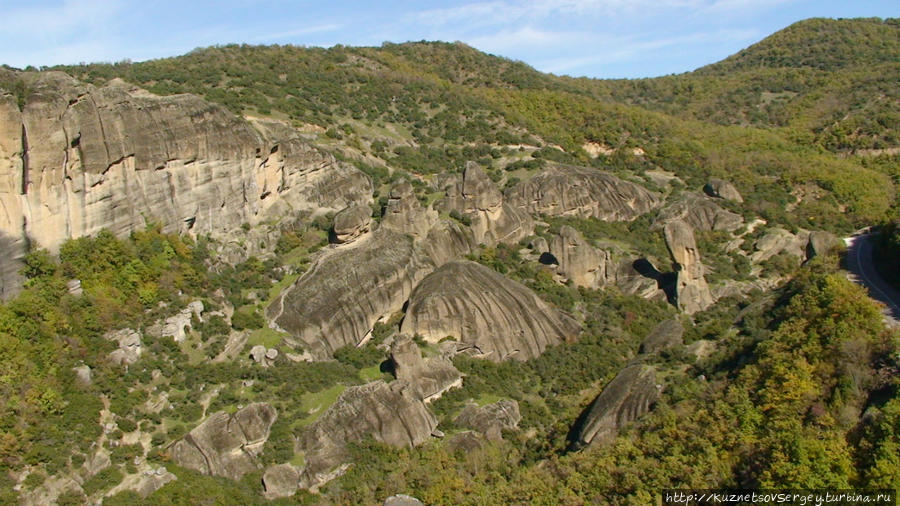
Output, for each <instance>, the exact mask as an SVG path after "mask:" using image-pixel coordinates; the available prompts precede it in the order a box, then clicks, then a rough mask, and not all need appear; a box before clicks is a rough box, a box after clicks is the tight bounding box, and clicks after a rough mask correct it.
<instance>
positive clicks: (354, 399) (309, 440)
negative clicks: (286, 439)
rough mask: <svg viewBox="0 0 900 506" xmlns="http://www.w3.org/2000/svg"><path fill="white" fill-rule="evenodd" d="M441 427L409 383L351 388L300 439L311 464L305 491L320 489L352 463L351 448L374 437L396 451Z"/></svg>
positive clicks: (302, 482)
mask: <svg viewBox="0 0 900 506" xmlns="http://www.w3.org/2000/svg"><path fill="white" fill-rule="evenodd" d="M436 427H437V419H436V418H435V417H434V415H432V414H431V412H429V411H428V409H427V408H426V407H425V402H424V401H423V399H422V396H421V395H420V394H419V391H418V389H417V388H415V387H414V386H412V385H410V384H409V383H407V382H405V381H399V380H397V381H393V382H391V383H390V384H388V383H385V382H384V381H381V380H379V381H373V382H371V383H367V384H365V385H360V386H354V387H350V388H348V389H347V390H345V391H344V392H343V393H342V394H341V395H340V397H338V399H337V401H335V403H334V404H333V405H332V406H331V407H330V408H328V410H327V411H326V412H325V413H323V414H322V416H321V417H319V419H318V420H316V421H315V422H313V424H312V425H310V426H309V427H308V428H307V429H306V431H304V433H303V434H302V435H301V436H300V440H299V444H298V446H299V449H300V450H301V451H302V452H303V453H304V456H305V459H306V467H305V468H304V470H303V472H302V473H301V478H300V486H301V487H303V488H312V487H317V486H319V485H321V484H322V483H324V482H326V481H328V480H329V479H332V478H334V477H336V475H335V473H334V470H335V469H336V468H338V467H339V466H340V465H341V464H343V463H345V462H347V460H348V459H349V453H348V450H347V443H351V442H355V441H361V440H363V439H364V438H366V437H370V436H371V437H372V438H374V439H375V440H376V441H379V442H382V443H386V444H389V445H393V446H398V447H403V446H417V445H419V444H422V443H423V442H425V441H427V440H428V439H429V438H431V433H432V431H434V429H435V428H436Z"/></svg>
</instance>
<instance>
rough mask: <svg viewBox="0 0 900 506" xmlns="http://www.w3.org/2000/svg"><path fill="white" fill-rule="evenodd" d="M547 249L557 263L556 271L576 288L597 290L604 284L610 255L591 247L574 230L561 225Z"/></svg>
mask: <svg viewBox="0 0 900 506" xmlns="http://www.w3.org/2000/svg"><path fill="white" fill-rule="evenodd" d="M549 248H550V254H551V255H553V257H554V258H555V259H556V261H557V262H558V263H559V266H558V268H557V271H558V272H559V273H560V274H561V275H563V276H565V277H566V278H568V279H570V280H571V281H572V283H574V284H575V285H576V286H583V287H585V288H598V287H600V286H603V285H604V284H606V282H607V279H608V278H609V276H608V274H607V268H608V267H609V266H610V264H611V263H612V257H611V255H610V253H609V252H608V251H603V250H600V249H597V248H595V247H593V246H591V244H590V243H588V242H587V241H586V240H585V239H584V238H583V237H582V236H581V234H580V233H579V232H578V231H577V230H575V229H574V228H572V227H570V226H568V225H563V226H562V227H561V228H560V229H559V234H557V235H556V236H554V237H553V240H552V241H551V242H550V246H549Z"/></svg>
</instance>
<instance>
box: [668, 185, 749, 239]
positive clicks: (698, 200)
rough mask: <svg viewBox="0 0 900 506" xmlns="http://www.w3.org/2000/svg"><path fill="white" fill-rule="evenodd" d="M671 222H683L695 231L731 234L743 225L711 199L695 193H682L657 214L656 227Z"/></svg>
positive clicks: (739, 217) (742, 219)
mask: <svg viewBox="0 0 900 506" xmlns="http://www.w3.org/2000/svg"><path fill="white" fill-rule="evenodd" d="M672 220H684V221H685V222H686V223H687V224H688V225H690V226H691V227H693V228H694V229H695V230H724V231H726V232H732V231H734V230H737V229H739V228H740V227H741V226H742V225H743V224H744V218H743V217H742V216H741V215H739V214H736V213H733V212H731V211H728V210H726V209H723V208H721V207H719V205H718V204H716V203H715V202H714V201H713V200H712V199H710V198H707V197H704V196H703V195H699V194H697V193H690V192H687V193H684V194H683V195H682V196H681V197H680V198H679V199H678V200H676V201H675V202H673V203H672V204H669V205H668V206H666V207H665V208H663V209H662V210H661V211H660V212H659V216H658V217H657V219H656V224H657V225H656V226H663V225H665V224H666V223H668V222H670V221H672Z"/></svg>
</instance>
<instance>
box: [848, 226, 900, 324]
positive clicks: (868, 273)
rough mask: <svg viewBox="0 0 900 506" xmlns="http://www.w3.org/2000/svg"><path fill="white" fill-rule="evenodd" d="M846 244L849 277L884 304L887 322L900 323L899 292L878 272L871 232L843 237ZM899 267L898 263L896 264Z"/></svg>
mask: <svg viewBox="0 0 900 506" xmlns="http://www.w3.org/2000/svg"><path fill="white" fill-rule="evenodd" d="M844 242H845V243H846V244H847V267H848V268H849V269H850V273H851V275H850V279H852V280H853V281H855V282H857V283H859V284H861V285H863V286H865V287H866V288H867V289H868V290H869V295H870V296H871V297H872V298H873V299H875V300H877V301H880V302H881V303H883V304H884V305H885V310H884V313H885V317H886V318H887V320H888V323H890V324H893V325H900V293H898V292H897V290H895V289H894V287H892V286H891V285H889V284H888V283H887V281H885V280H884V278H882V277H881V275H880V274H878V271H877V270H876V269H875V262H874V261H873V260H872V249H873V246H872V234H866V235H858V236H854V237H847V238H845V239H844ZM897 268H898V269H900V265H897Z"/></svg>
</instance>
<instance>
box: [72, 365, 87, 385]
mask: <svg viewBox="0 0 900 506" xmlns="http://www.w3.org/2000/svg"><path fill="white" fill-rule="evenodd" d="M72 370H73V371H75V380H76V381H77V382H78V383H79V384H80V385H82V386H89V385H90V384H91V383H92V380H91V368H90V367H88V366H87V365H86V364H82V365H80V366H78V367H73V368H72Z"/></svg>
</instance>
